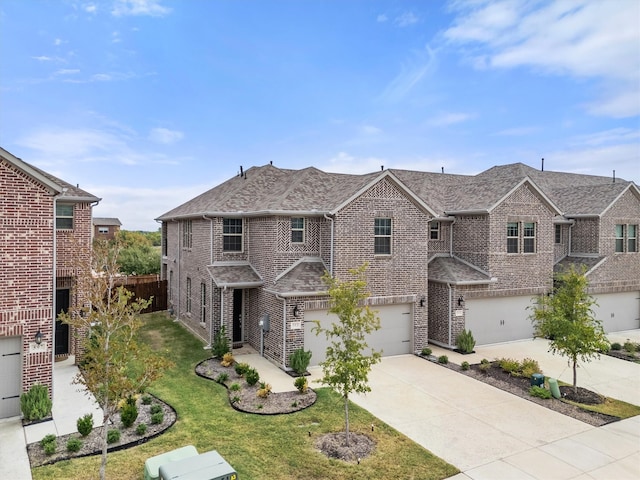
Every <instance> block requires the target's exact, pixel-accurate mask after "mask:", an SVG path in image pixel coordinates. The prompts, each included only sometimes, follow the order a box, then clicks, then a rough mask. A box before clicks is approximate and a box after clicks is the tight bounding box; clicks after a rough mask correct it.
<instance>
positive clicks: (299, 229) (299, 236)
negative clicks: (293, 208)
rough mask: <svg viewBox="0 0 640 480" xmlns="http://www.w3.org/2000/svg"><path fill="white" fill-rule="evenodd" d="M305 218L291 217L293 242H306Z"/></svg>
mask: <svg viewBox="0 0 640 480" xmlns="http://www.w3.org/2000/svg"><path fill="white" fill-rule="evenodd" d="M304 223H305V222H304V218H292V219H291V243H304Z"/></svg>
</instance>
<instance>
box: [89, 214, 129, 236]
mask: <svg viewBox="0 0 640 480" xmlns="http://www.w3.org/2000/svg"><path fill="white" fill-rule="evenodd" d="M92 223H93V238H95V239H99V240H113V239H114V238H115V236H116V233H118V232H119V231H120V227H121V226H122V222H120V220H118V219H117V218H104V217H93V220H92Z"/></svg>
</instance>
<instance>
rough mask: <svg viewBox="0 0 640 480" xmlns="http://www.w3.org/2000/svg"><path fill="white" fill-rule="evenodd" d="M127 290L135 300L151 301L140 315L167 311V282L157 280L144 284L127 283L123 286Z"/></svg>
mask: <svg viewBox="0 0 640 480" xmlns="http://www.w3.org/2000/svg"><path fill="white" fill-rule="evenodd" d="M123 286H124V287H125V288H126V289H127V290H129V291H130V292H133V294H134V295H135V298H144V299H145V300H148V299H149V298H151V297H153V298H152V299H151V305H149V306H148V307H147V308H146V309H145V310H143V311H142V312H141V313H151V312H158V311H162V310H166V309H167V281H166V280H157V281H152V282H148V281H147V282H144V283H137V282H136V283H129V284H126V285H123Z"/></svg>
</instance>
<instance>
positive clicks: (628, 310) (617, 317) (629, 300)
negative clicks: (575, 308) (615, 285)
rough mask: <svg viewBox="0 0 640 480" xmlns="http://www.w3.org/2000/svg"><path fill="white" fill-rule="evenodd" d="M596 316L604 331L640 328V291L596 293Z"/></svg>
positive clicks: (594, 309)
mask: <svg viewBox="0 0 640 480" xmlns="http://www.w3.org/2000/svg"><path fill="white" fill-rule="evenodd" d="M594 299H595V300H596V302H597V304H598V305H597V306H596V305H594V307H593V312H594V316H595V318H597V319H598V320H600V321H601V322H602V327H603V328H604V331H605V332H607V333H609V332H621V331H624V330H634V329H636V328H640V292H620V293H605V294H600V295H594Z"/></svg>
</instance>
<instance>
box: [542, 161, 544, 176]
mask: <svg viewBox="0 0 640 480" xmlns="http://www.w3.org/2000/svg"><path fill="white" fill-rule="evenodd" d="M542 171H543V172H544V157H543V158H542Z"/></svg>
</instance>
